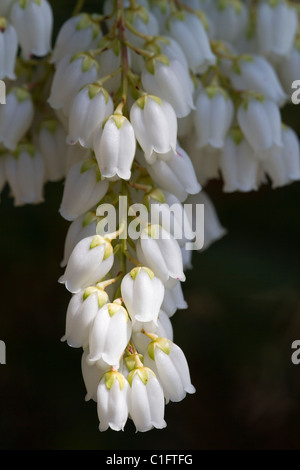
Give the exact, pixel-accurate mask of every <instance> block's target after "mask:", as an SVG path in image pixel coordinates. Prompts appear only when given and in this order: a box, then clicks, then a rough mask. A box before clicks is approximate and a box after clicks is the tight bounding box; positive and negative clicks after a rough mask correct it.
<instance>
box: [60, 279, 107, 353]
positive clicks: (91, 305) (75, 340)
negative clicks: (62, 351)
mask: <svg viewBox="0 0 300 470" xmlns="http://www.w3.org/2000/svg"><path fill="white" fill-rule="evenodd" d="M108 300H109V299H108V295H107V293H106V292H105V291H104V290H103V289H101V288H98V287H94V286H92V287H88V288H86V289H84V290H82V291H80V292H78V293H77V294H74V295H73V296H72V298H71V300H70V302H69V305H68V309H67V314H66V331H65V335H64V336H63V337H62V338H61V341H67V343H68V345H69V346H71V347H73V348H80V347H82V348H87V347H88V345H89V334H90V328H91V325H92V323H93V321H94V319H95V317H96V315H97V313H98V311H99V309H100V308H102V307H103V306H104V305H105V304H106V303H107V302H108Z"/></svg>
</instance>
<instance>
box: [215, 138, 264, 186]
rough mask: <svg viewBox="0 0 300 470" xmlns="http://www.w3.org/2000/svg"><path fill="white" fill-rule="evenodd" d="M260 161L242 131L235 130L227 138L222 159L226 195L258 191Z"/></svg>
mask: <svg viewBox="0 0 300 470" xmlns="http://www.w3.org/2000/svg"><path fill="white" fill-rule="evenodd" d="M258 169H259V160H258V159H257V158H255V155H254V151H253V149H252V148H251V147H250V145H249V144H248V142H247V140H246V139H245V138H244V137H243V134H242V132H241V131H240V129H234V130H233V131H232V132H231V133H230V134H229V135H228V136H227V138H226V140H225V144H224V148H223V151H222V154H221V158H220V170H221V173H222V177H223V181H224V186H223V191H224V192H225V193H231V192H234V191H243V192H247V191H254V190H257V189H258V187H257V174H258Z"/></svg>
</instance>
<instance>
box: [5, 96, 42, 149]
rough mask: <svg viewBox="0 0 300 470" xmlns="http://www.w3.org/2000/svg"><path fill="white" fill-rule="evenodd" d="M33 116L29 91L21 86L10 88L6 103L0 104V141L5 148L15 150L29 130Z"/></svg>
mask: <svg viewBox="0 0 300 470" xmlns="http://www.w3.org/2000/svg"><path fill="white" fill-rule="evenodd" d="M33 117H34V106H33V102H32V99H31V95H30V93H29V92H28V91H27V90H25V89H23V88H19V87H13V88H11V89H10V90H9V92H8V93H7V95H6V104H5V105H4V106H0V142H2V143H3V145H4V146H5V147H6V148H7V149H9V150H15V149H16V147H17V145H18V143H19V141H20V140H21V139H22V138H23V137H24V135H25V134H26V132H27V131H28V130H29V128H30V126H31V124H32V121H33Z"/></svg>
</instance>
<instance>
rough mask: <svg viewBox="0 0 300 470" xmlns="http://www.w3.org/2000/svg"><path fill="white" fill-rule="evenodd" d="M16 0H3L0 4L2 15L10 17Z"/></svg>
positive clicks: (0, 14) (0, 13)
mask: <svg viewBox="0 0 300 470" xmlns="http://www.w3.org/2000/svg"><path fill="white" fill-rule="evenodd" d="M14 1H15V0H2V1H1V4H0V16H5V17H6V18H8V17H9V12H10V9H11V7H12V5H13V3H14Z"/></svg>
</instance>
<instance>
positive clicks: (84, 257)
mask: <svg viewBox="0 0 300 470" xmlns="http://www.w3.org/2000/svg"><path fill="white" fill-rule="evenodd" d="M113 262H114V255H113V248H112V246H111V244H110V242H109V241H107V240H105V239H104V238H103V237H100V236H99V235H96V236H93V235H92V236H90V237H86V238H83V239H82V240H80V242H78V243H77V245H76V246H75V248H74V250H73V251H72V253H71V256H70V258H69V260H68V264H67V266H66V269H65V272H64V274H63V275H62V276H61V277H60V278H59V282H60V283H61V284H65V286H66V288H67V290H68V291H69V292H71V293H72V294H76V293H77V292H79V291H80V290H82V289H85V288H87V287H89V286H92V285H93V284H96V283H97V282H99V281H101V279H103V278H104V276H106V274H107V273H108V272H109V271H110V270H111V267H112V265H113Z"/></svg>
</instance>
